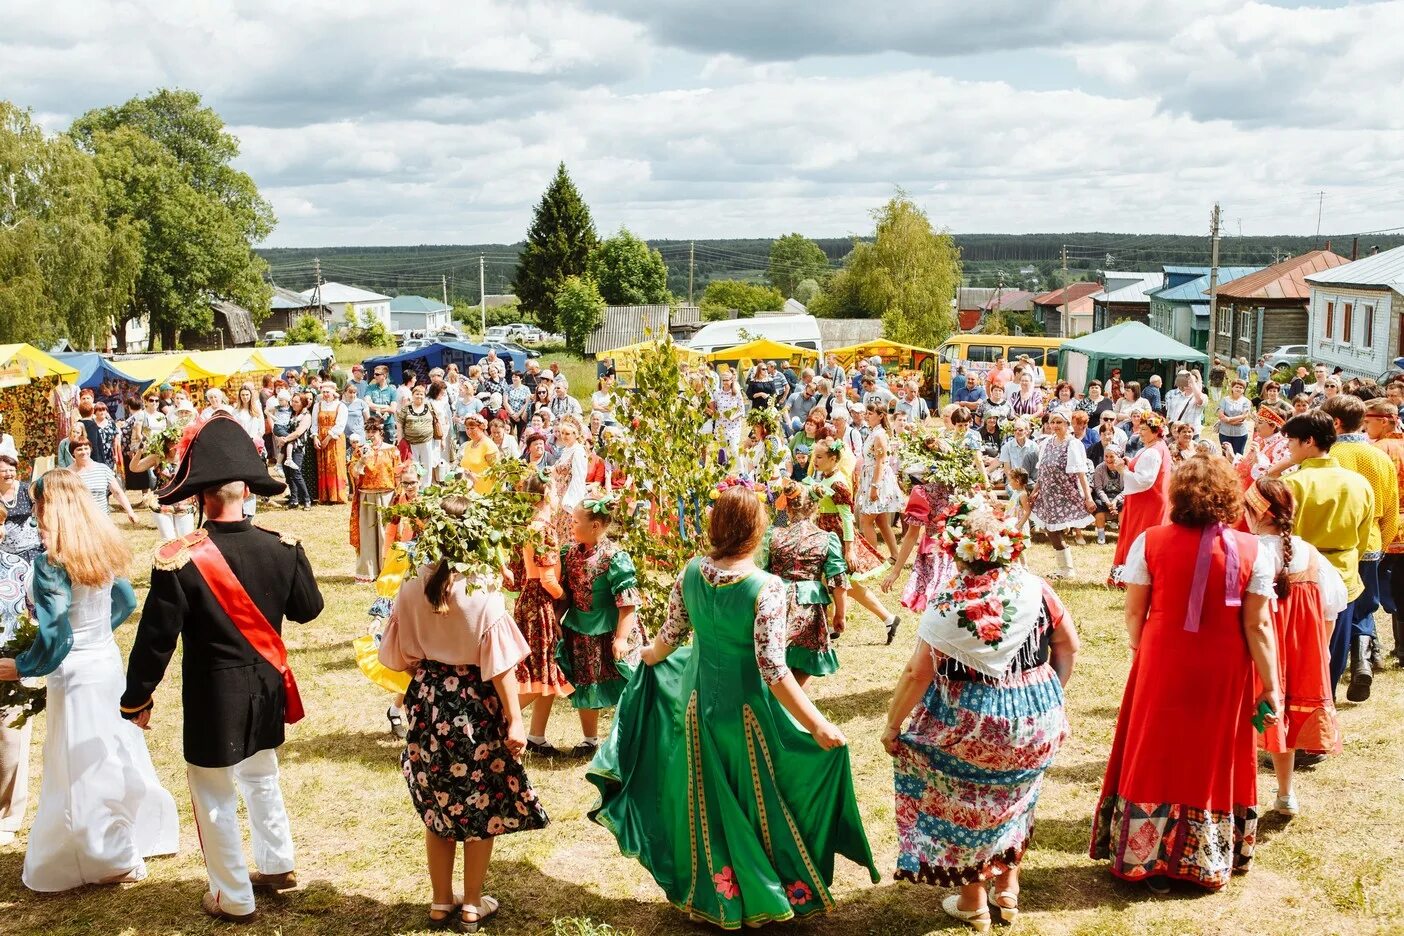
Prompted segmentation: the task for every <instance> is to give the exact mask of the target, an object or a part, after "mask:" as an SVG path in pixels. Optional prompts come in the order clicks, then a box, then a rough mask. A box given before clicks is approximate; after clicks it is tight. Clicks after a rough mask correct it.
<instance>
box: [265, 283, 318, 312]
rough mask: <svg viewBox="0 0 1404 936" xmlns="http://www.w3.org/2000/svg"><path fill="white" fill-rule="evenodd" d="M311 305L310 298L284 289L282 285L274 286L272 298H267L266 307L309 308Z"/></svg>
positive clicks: (275, 309)
mask: <svg viewBox="0 0 1404 936" xmlns="http://www.w3.org/2000/svg"><path fill="white" fill-rule="evenodd" d="M311 307H312V300H311V299H309V298H308V297H306V296H304V295H303V294H302V293H299V292H293V291H292V290H291V289H284V288H283V287H282V286H274V287H273V298H271V299H269V300H268V308H270V309H273V310H274V311H277V310H278V309H309V308H311Z"/></svg>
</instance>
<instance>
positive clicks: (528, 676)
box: [510, 516, 574, 696]
mask: <svg viewBox="0 0 1404 936" xmlns="http://www.w3.org/2000/svg"><path fill="white" fill-rule="evenodd" d="M531 526H532V529H534V530H536V531H537V532H538V533H539V534H540V536H541V545H539V546H536V545H532V544H528V545H526V546H525V547H523V548H522V551H521V552H519V553H518V554H517V555H516V556H515V557H514V558H513V559H512V564H511V566H510V571H511V574H512V582H513V584H514V585H515V587H517V588H519V589H521V591H520V592H519V593H518V595H517V603H516V605H515V606H514V607H513V608H512V618H513V619H514V620H515V621H516V622H517V627H518V628H519V629H520V630H521V632H522V637H523V638H524V639H525V640H526V642H527V646H528V647H530V648H531V654H530V655H529V656H528V657H527V658H526V659H524V660H522V662H521V663H518V664H517V688H518V689H519V690H520V691H521V692H523V693H527V692H538V693H540V694H541V695H545V696H568V695H570V694H571V692H573V691H574V687H572V686H571V684H570V680H568V679H566V678H565V675H564V674H562V673H561V668H560V664H558V663H557V662H556V650H557V648H558V647H559V646H560V643H561V622H560V619H559V618H557V616H556V604H555V602H556V600H557V599H559V598H560V597H561V596H562V595H563V594H564V591H563V590H562V588H561V584H560V568H561V562H560V560H561V551H560V546H559V544H558V543H557V541H556V533H555V525H554V523H553V522H552V521H550V520H546V519H543V518H542V517H540V516H538V517H537V518H536V519H534V520H532V522H531Z"/></svg>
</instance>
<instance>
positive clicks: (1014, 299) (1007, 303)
mask: <svg viewBox="0 0 1404 936" xmlns="http://www.w3.org/2000/svg"><path fill="white" fill-rule="evenodd" d="M1033 297H1034V294H1033V293H1031V292H1029V291H1028V290H1027V289H1004V290H997V291H996V294H995V295H994V296H992V297H990V301H989V302H986V303H985V311H986V312H993V311H994V310H995V309H1002V310H1004V311H1006V312H1026V311H1028V310H1029V309H1031V308H1033Z"/></svg>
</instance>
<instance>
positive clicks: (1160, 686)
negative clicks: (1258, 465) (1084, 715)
mask: <svg viewBox="0 0 1404 936" xmlns="http://www.w3.org/2000/svg"><path fill="white" fill-rule="evenodd" d="M1242 504H1243V496H1242V491H1241V489H1240V488H1239V485H1238V478H1237V477H1236V476H1235V475H1234V472H1233V469H1232V468H1230V467H1229V464H1228V462H1227V461H1226V460H1224V459H1218V458H1193V459H1190V460H1189V461H1187V462H1185V463H1184V464H1183V465H1181V466H1180V467H1179V468H1177V469H1176V470H1175V475H1174V478H1173V480H1172V481H1171V485H1170V523H1168V524H1166V525H1163V526H1159V527H1155V528H1153V529H1150V530H1147V531H1146V532H1145V533H1142V534H1141V535H1140V536H1138V537H1136V541H1135V542H1134V543H1133V544H1132V545H1131V547H1130V549H1129V552H1128V554H1127V558H1126V565H1125V581H1126V583H1127V589H1126V630H1127V633H1128V634H1129V636H1130V643H1131V650H1132V652H1133V653H1134V654H1135V656H1134V658H1133V660H1132V663H1131V675H1130V676H1129V677H1128V679H1127V682H1126V692H1125V694H1124V695H1123V697H1122V700H1121V711H1120V714H1119V715H1118V717H1117V722H1116V738H1115V740H1114V741H1113V743H1112V751H1111V757H1110V758H1109V760H1108V763H1107V772H1106V777H1105V779H1104V781H1103V783H1102V796H1101V800H1100V801H1099V802H1098V804H1097V811H1096V814H1095V816H1094V818H1093V828H1092V848H1091V854H1092V857H1093V858H1109V859H1111V871H1112V873H1113V874H1115V875H1116V876H1117V877H1120V878H1125V879H1126V880H1129V881H1146V882H1147V884H1148V886H1150V887H1151V889H1152V890H1154V891H1156V892H1158V893H1163V892H1164V890H1165V889H1167V887H1168V882H1167V881H1166V880H1164V879H1167V878H1177V879H1180V880H1184V881H1191V882H1193V883H1195V884H1198V885H1200V886H1202V887H1206V888H1209V889H1211V890H1217V889H1218V888H1220V887H1223V886H1224V885H1225V884H1227V883H1228V879H1229V875H1230V874H1231V873H1233V872H1234V871H1238V870H1244V869H1246V868H1247V866H1248V862H1249V861H1250V860H1251V859H1252V856H1253V844H1254V840H1255V838H1256V836H1257V826H1258V784H1257V747H1256V744H1255V741H1254V726H1253V722H1252V720H1251V719H1252V718H1253V715H1254V711H1255V708H1256V707H1257V706H1258V705H1259V704H1261V703H1263V702H1266V703H1267V704H1268V706H1269V707H1270V708H1271V713H1270V714H1268V715H1266V716H1265V721H1266V722H1267V723H1268V724H1275V723H1276V720H1277V715H1276V713H1277V712H1279V711H1281V708H1282V705H1281V692H1280V690H1279V688H1278V681H1277V650H1276V644H1275V641H1274V639H1273V626H1272V618H1271V615H1270V613H1269V609H1268V601H1269V599H1270V598H1271V596H1272V595H1273V594H1274V580H1275V579H1276V576H1277V564H1276V557H1275V556H1274V555H1272V554H1271V553H1270V552H1269V551H1268V550H1265V549H1263V550H1260V549H1259V548H1258V541H1257V539H1256V538H1254V537H1252V536H1250V535H1248V534H1246V533H1240V532H1238V531H1237V530H1233V529H1230V527H1231V526H1232V524H1234V523H1235V522H1236V521H1237V520H1238V518H1239V515H1240V514H1241V513H1242V509H1243V507H1242ZM1187 585H1188V587H1186V586H1187ZM1255 669H1256V671H1257V675H1258V677H1259V679H1260V680H1261V683H1262V685H1263V686H1264V687H1266V688H1264V689H1263V690H1262V692H1261V693H1259V694H1258V696H1257V698H1256V699H1254V696H1253V692H1254V688H1255V686H1254V681H1253V675H1254V670H1255Z"/></svg>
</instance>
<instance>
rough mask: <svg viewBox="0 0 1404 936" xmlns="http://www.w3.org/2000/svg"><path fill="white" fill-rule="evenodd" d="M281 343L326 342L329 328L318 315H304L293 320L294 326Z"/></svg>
mask: <svg viewBox="0 0 1404 936" xmlns="http://www.w3.org/2000/svg"><path fill="white" fill-rule="evenodd" d="M280 343H281V344H285V345H295V344H326V343H327V329H326V326H325V325H323V324H322V320H321V319H319V318H317V316H315V315H304V316H303V317H302V318H300V319H298V320H297V321H296V322H293V324H292V327H290V328H289V329H288V332H287V334H286V335H285V336H284V337H283V340H282V342H280Z"/></svg>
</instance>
